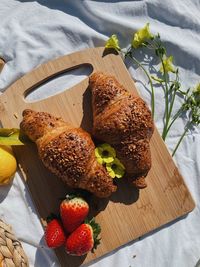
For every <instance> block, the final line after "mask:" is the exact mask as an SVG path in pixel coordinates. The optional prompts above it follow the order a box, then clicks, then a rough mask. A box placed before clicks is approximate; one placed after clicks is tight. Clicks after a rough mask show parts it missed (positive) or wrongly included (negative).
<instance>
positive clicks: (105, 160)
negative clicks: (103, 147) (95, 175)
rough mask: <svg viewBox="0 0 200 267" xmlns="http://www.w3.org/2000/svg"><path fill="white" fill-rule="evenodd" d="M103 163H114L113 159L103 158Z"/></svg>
mask: <svg viewBox="0 0 200 267" xmlns="http://www.w3.org/2000/svg"><path fill="white" fill-rule="evenodd" d="M103 161H104V162H105V163H111V162H113V161H114V158H113V157H103Z"/></svg>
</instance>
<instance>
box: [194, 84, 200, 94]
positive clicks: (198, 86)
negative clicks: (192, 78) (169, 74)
mask: <svg viewBox="0 0 200 267" xmlns="http://www.w3.org/2000/svg"><path fill="white" fill-rule="evenodd" d="M194 91H195V92H196V93H197V94H200V83H199V84H197V86H196V87H195V89H194Z"/></svg>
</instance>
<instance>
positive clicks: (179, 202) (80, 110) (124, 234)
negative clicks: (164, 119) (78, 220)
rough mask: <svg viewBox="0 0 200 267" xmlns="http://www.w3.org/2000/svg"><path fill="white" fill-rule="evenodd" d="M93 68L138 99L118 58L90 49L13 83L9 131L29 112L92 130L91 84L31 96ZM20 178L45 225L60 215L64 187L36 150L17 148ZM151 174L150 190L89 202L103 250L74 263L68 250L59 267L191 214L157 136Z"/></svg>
mask: <svg viewBox="0 0 200 267" xmlns="http://www.w3.org/2000/svg"><path fill="white" fill-rule="evenodd" d="M84 65H85V66H86V65H90V66H92V68H93V71H103V72H105V73H108V74H112V75H115V76H116V78H117V79H118V81H119V82H120V83H122V84H123V85H124V86H125V87H126V88H127V89H128V90H130V91H132V92H133V93H134V94H135V95H138V93H137V91H136V88H135V85H134V82H133V79H132V78H131V77H130V75H129V73H128V71H127V69H126V66H125V65H124V63H123V61H122V59H121V58H120V56H118V55H115V54H107V55H106V53H105V51H104V49H103V48H91V49H87V50H84V51H80V52H76V53H73V54H70V55H67V56H63V57H60V58H57V59H55V60H52V61H50V62H48V63H46V64H43V65H41V66H39V67H38V68H36V69H34V70H33V71H32V72H30V73H28V74H26V75H25V76H23V77H22V78H21V79H19V80H17V81H16V82H15V83H13V84H12V85H11V86H10V87H9V88H8V89H7V90H6V92H5V93H4V94H3V95H1V96H0V118H1V121H2V125H3V126H4V127H7V128H12V127H17V128H19V124H20V122H21V119H22V115H21V114H22V111H23V110H24V109H25V108H31V109H34V110H37V111H47V112H50V113H52V114H54V115H55V116H61V117H62V118H63V119H64V120H66V121H68V122H71V123H73V124H74V126H80V125H81V126H82V127H83V128H84V129H85V130H87V131H89V132H90V131H91V128H92V109H91V95H90V92H89V90H88V89H87V87H88V78H86V79H84V80H83V81H82V82H80V83H79V84H77V85H75V86H74V87H72V88H70V89H69V90H66V91H64V92H62V93H60V94H57V95H54V96H52V97H49V98H47V99H44V100H41V101H37V102H32V103H29V102H27V101H26V99H25V96H26V95H27V93H28V92H30V91H31V90H33V89H34V88H36V87H37V86H39V85H41V84H42V83H44V82H45V81H47V80H49V79H50V78H53V77H55V76H57V75H58V74H61V73H64V72H66V70H70V69H73V68H76V67H78V66H84ZM14 151H15V153H16V157H17V159H18V162H19V167H20V170H21V172H22V174H23V175H22V177H23V178H24V181H25V183H26V185H27V187H28V188H29V190H30V192H31V195H32V198H33V200H34V203H35V205H36V207H37V210H38V216H39V217H40V218H41V221H42V223H44V220H45V218H46V217H47V215H48V214H49V213H50V212H52V211H54V212H55V211H58V209H59V203H60V198H62V197H64V196H65V194H66V193H67V192H68V190H69V189H67V188H66V187H65V186H64V185H63V183H62V182H61V181H60V180H59V179H58V178H57V177H55V176H54V175H52V174H50V173H49V171H48V170H46V169H45V167H44V166H43V165H42V163H41V162H40V160H39V159H38V155H37V149H36V147H35V145H34V144H30V145H27V146H24V147H15V149H14ZM151 153H152V168H151V171H150V172H149V174H148V176H147V178H146V180H147V183H148V187H147V188H146V189H144V190H140V191H138V190H136V189H134V188H131V187H130V186H128V185H127V184H126V181H125V180H123V179H121V180H119V181H118V191H117V192H116V193H114V194H113V195H112V196H111V197H110V198H109V199H105V200H98V199H96V198H95V197H92V198H91V199H90V204H91V214H90V216H96V220H97V221H98V222H99V223H100V225H101V228H102V234H101V238H102V241H101V245H100V246H99V247H98V248H97V250H96V251H95V253H94V254H92V253H89V254H88V255H87V256H84V257H72V256H71V257H70V256H67V255H66V254H65V252H64V249H58V250H56V254H57V256H58V259H59V261H60V263H61V266H68V267H75V266H80V265H81V264H83V263H87V262H89V261H92V260H94V259H97V258H98V257H100V256H102V255H104V254H106V253H108V252H110V251H112V250H114V249H116V248H119V247H120V246H122V245H124V244H126V243H128V242H130V241H132V240H134V239H136V238H138V237H140V236H142V235H144V234H146V233H148V232H150V231H152V230H154V229H156V228H158V227H161V226H162V225H164V224H166V223H168V222H171V221H173V220H175V219H176V218H179V217H181V216H183V215H185V214H187V213H188V212H190V211H192V209H193V208H194V206H195V204H194V201H193V199H192V197H191V195H190V193H189V191H188V189H187V187H186V185H185V183H184V180H183V178H182V176H181V175H180V173H179V171H178V169H177V167H176V166H175V164H174V162H173V160H172V158H171V156H170V154H169V152H168V150H167V148H166V146H165V144H164V142H163V141H162V139H161V137H160V135H159V133H158V131H157V130H155V131H154V134H153V137H152V139H151Z"/></svg>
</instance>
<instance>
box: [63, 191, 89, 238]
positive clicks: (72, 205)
mask: <svg viewBox="0 0 200 267" xmlns="http://www.w3.org/2000/svg"><path fill="white" fill-rule="evenodd" d="M88 212H89V205H88V203H87V202H86V201H85V200H84V199H83V198H82V197H78V196H74V195H67V196H66V199H65V200H63V201H62V202H61V204H60V216H61V219H62V223H63V226H64V229H65V231H66V232H67V233H71V232H73V231H74V230H75V229H76V228H77V227H78V226H79V225H81V223H83V221H84V220H85V218H86V217H87V215H88Z"/></svg>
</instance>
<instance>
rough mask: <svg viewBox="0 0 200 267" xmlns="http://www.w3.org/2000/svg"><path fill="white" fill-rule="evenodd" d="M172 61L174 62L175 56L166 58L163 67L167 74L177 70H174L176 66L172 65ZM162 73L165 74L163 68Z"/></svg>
mask: <svg viewBox="0 0 200 267" xmlns="http://www.w3.org/2000/svg"><path fill="white" fill-rule="evenodd" d="M172 61H173V56H169V57H166V58H165V59H164V60H163V65H164V68H165V72H166V73H168V72H175V69H174V66H173V64H172ZM160 72H162V73H164V69H163V66H161V68H160Z"/></svg>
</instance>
